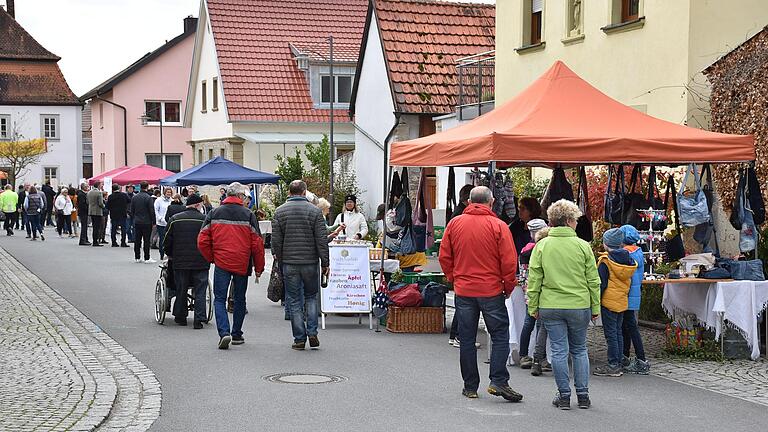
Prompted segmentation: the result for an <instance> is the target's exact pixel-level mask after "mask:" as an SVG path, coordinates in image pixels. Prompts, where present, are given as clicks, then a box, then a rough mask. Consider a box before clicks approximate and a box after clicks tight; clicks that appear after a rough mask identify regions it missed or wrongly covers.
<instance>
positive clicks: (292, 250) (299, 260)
mask: <svg viewBox="0 0 768 432" xmlns="http://www.w3.org/2000/svg"><path fill="white" fill-rule="evenodd" d="M289 193H290V195H291V196H290V197H289V198H288V201H286V202H285V204H283V205H281V206H280V207H278V209H277V210H276V211H275V218H274V220H273V221H272V255H274V256H275V259H276V260H277V262H278V264H279V265H280V266H281V268H282V270H283V278H284V279H285V282H284V283H285V291H286V298H287V299H288V304H289V308H288V309H289V310H290V311H291V327H292V329H293V345H292V347H291V348H293V349H295V350H303V349H304V347H305V344H306V341H307V337H309V346H310V347H312V348H317V347H319V346H320V340H319V339H318V337H317V293H318V291H319V290H320V286H319V285H320V275H319V274H318V273H317V271H318V267H317V265H318V261H320V266H321V267H322V272H323V274H324V275H327V274H328V229H327V228H326V226H325V219H323V213H322V211H321V210H320V209H319V208H317V207H315V206H314V205H312V204H311V203H310V202H309V201H307V198H306V195H307V184H306V183H304V182H303V181H301V180H295V181H293V182H291V184H290V186H289ZM302 299H303V300H304V301H302ZM305 304H306V309H307V313H306V315H307V321H306V324H305V323H304V306H305Z"/></svg>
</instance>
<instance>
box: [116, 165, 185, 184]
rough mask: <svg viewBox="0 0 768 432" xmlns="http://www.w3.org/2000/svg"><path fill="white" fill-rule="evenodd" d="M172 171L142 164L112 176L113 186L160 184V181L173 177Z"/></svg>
mask: <svg viewBox="0 0 768 432" xmlns="http://www.w3.org/2000/svg"><path fill="white" fill-rule="evenodd" d="M173 174H174V173H173V172H172V171H168V170H164V169H162V168H157V167H153V166H152V165H147V164H142V165H138V166H135V167H133V168H129V169H126V170H124V171H122V172H120V173H117V174H116V175H114V176H112V184H118V185H129V184H136V183H140V182H143V181H146V182H147V183H149V184H160V180H161V179H164V178H166V177H168V176H172V175H173Z"/></svg>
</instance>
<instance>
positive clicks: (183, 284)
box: [173, 269, 208, 322]
mask: <svg viewBox="0 0 768 432" xmlns="http://www.w3.org/2000/svg"><path fill="white" fill-rule="evenodd" d="M173 277H174V282H175V284H176V300H175V301H174V302H173V316H175V317H176V318H184V319H186V318H187V314H188V313H189V308H188V307H187V290H188V289H189V288H192V289H193V290H194V296H195V315H194V320H195V321H201V322H202V321H205V320H206V319H207V318H208V316H207V315H208V314H207V312H208V311H207V310H206V308H205V292H206V291H207V290H208V270H176V269H174V270H173Z"/></svg>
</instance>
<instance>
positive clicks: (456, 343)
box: [453, 338, 480, 348]
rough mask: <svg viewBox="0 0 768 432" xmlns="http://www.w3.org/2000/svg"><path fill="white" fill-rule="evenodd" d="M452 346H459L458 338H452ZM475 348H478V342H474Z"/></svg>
mask: <svg viewBox="0 0 768 432" xmlns="http://www.w3.org/2000/svg"><path fill="white" fill-rule="evenodd" d="M453 346H455V347H456V348H461V341H459V339H458V338H457V339H454V340H453ZM475 348H480V342H475Z"/></svg>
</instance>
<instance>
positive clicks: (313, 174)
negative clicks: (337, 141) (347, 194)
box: [304, 135, 331, 197]
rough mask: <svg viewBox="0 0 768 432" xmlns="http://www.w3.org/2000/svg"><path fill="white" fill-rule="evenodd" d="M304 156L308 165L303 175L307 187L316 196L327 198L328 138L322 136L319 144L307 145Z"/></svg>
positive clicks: (328, 175)
mask: <svg viewBox="0 0 768 432" xmlns="http://www.w3.org/2000/svg"><path fill="white" fill-rule="evenodd" d="M304 155H305V156H306V158H307V160H308V161H309V164H310V167H309V170H307V171H306V173H305V175H304V181H305V182H306V183H307V187H308V188H309V190H310V191H312V192H313V193H315V194H317V195H318V196H323V197H324V196H328V195H329V193H330V184H331V182H330V177H331V147H330V145H329V144H328V136H327V135H323V139H322V140H321V141H320V142H319V143H316V144H315V143H307V145H306V149H305V150H304Z"/></svg>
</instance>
